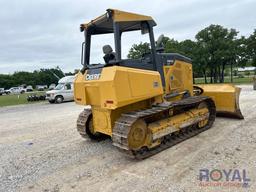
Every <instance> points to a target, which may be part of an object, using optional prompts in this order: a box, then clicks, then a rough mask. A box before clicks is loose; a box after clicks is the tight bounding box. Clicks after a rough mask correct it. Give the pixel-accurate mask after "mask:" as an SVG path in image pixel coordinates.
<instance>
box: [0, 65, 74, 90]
mask: <svg viewBox="0 0 256 192" xmlns="http://www.w3.org/2000/svg"><path fill="white" fill-rule="evenodd" d="M71 74H72V73H70V74H66V75H71ZM64 75H65V74H64V73H63V71H62V70H61V69H60V68H59V67H56V68H52V69H40V70H35V71H33V72H24V71H21V72H15V73H14V74H10V75H9V74H0V87H1V88H5V89H9V88H10V87H16V86H20V85H32V86H33V87H35V86H36V85H47V86H49V85H50V84H52V83H55V84H57V83H58V80H59V78H61V77H64Z"/></svg>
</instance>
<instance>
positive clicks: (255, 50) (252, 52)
mask: <svg viewBox="0 0 256 192" xmlns="http://www.w3.org/2000/svg"><path fill="white" fill-rule="evenodd" d="M247 53H248V55H249V56H248V57H249V60H250V61H251V64H252V65H253V66H256V29H255V30H254V32H253V34H251V35H250V36H249V38H248V39H247Z"/></svg>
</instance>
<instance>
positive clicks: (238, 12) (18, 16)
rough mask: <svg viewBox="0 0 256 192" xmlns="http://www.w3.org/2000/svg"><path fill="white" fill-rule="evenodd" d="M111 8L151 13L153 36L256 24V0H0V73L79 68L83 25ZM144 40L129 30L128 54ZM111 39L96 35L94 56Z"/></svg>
mask: <svg viewBox="0 0 256 192" xmlns="http://www.w3.org/2000/svg"><path fill="white" fill-rule="evenodd" d="M107 8H116V9H121V10H124V11H129V12H135V13H141V14H145V15H150V16H152V17H153V18H154V20H155V21H156V22H157V26H156V27H155V29H154V30H155V38H157V36H159V35H160V34H165V35H166V36H168V37H171V38H174V39H177V40H185V39H193V38H194V36H195V34H196V33H197V32H198V31H199V30H201V29H203V28H204V27H207V26H208V25H210V24H220V25H223V26H225V27H228V28H235V29H237V30H238V31H240V35H245V36H248V35H249V34H250V33H252V32H253V30H254V29H255V28H256V11H255V8H256V0H214V1H213V0H157V1H156V0H139V1H138V0H118V1H105V0H101V1H99V0H9V1H7V0H0V73H13V72H14V71H33V70H36V69H40V68H51V67H55V66H59V67H60V68H61V69H63V70H64V71H65V72H68V71H72V72H73V71H74V69H79V68H81V65H80V54H81V42H82V41H83V33H80V32H79V26H80V24H81V23H84V22H88V21H90V20H91V19H93V18H95V17H97V16H99V15H101V14H103V13H105V10H106V9H107ZM137 34H139V33H137ZM100 38H102V39H100ZM142 40H143V39H141V38H140V37H139V36H138V38H137V37H135V36H134V35H132V34H127V35H126V37H125V41H124V44H125V45H124V49H123V50H124V52H125V53H124V54H126V53H127V52H128V49H129V47H130V46H131V45H132V44H133V43H136V42H138V41H142ZM112 42H113V40H112V36H111V37H110V36H108V37H97V38H95V40H94V41H93V46H94V47H95V48H94V49H93V50H94V51H93V52H92V58H93V61H94V60H95V61H96V60H101V59H102V56H103V54H102V52H101V47H102V46H103V45H104V44H107V43H110V44H112Z"/></svg>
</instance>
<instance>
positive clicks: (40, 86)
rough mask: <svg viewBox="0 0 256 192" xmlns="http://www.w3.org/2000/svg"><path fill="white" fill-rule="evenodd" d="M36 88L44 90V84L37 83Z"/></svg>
mask: <svg viewBox="0 0 256 192" xmlns="http://www.w3.org/2000/svg"><path fill="white" fill-rule="evenodd" d="M36 89H37V90H38V91H44V89H45V86H44V85H37V86H36Z"/></svg>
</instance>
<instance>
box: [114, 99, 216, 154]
mask: <svg viewBox="0 0 256 192" xmlns="http://www.w3.org/2000/svg"><path fill="white" fill-rule="evenodd" d="M203 101H205V102H207V103H208V107H209V112H210V115H209V121H208V123H207V125H206V126H205V127H202V128H198V127H197V126H196V125H194V126H189V127H186V128H183V129H182V131H178V132H177V133H172V134H170V135H167V136H164V137H163V138H162V142H161V144H160V145H158V146H157V147H155V148H152V149H147V148H142V149H140V150H138V151H133V150H130V149H129V146H128V134H129V131H130V129H131V127H132V125H133V123H134V122H136V121H137V120H138V119H146V118H149V117H150V116H152V115H158V114H159V115H160V114H161V113H164V112H168V110H169V109H171V108H172V109H174V110H184V111H186V110H187V109H188V108H194V107H196V106H197V105H198V104H199V103H201V102H203ZM215 117H216V108H215V104H214V102H213V100H212V99H210V98H209V97H204V96H195V97H189V98H187V99H183V100H180V101H176V102H173V103H172V104H171V105H170V106H167V107H161V106H155V107H153V108H151V109H146V110H141V111H134V112H130V113H125V114H122V115H121V117H120V118H119V119H118V120H117V121H116V123H115V126H114V128H113V133H112V140H113V145H114V146H116V147H118V148H119V149H120V150H121V151H122V152H125V153H126V154H127V155H129V156H130V157H132V158H135V159H145V158H147V157H150V156H152V155H154V154H156V153H159V152H161V151H163V150H165V149H167V148H169V147H171V146H174V145H176V144H177V143H180V142H181V141H184V140H186V139H188V138H190V137H193V136H195V135H197V134H199V133H201V132H203V131H205V130H207V129H209V128H211V127H212V124H213V122H214V120H215Z"/></svg>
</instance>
